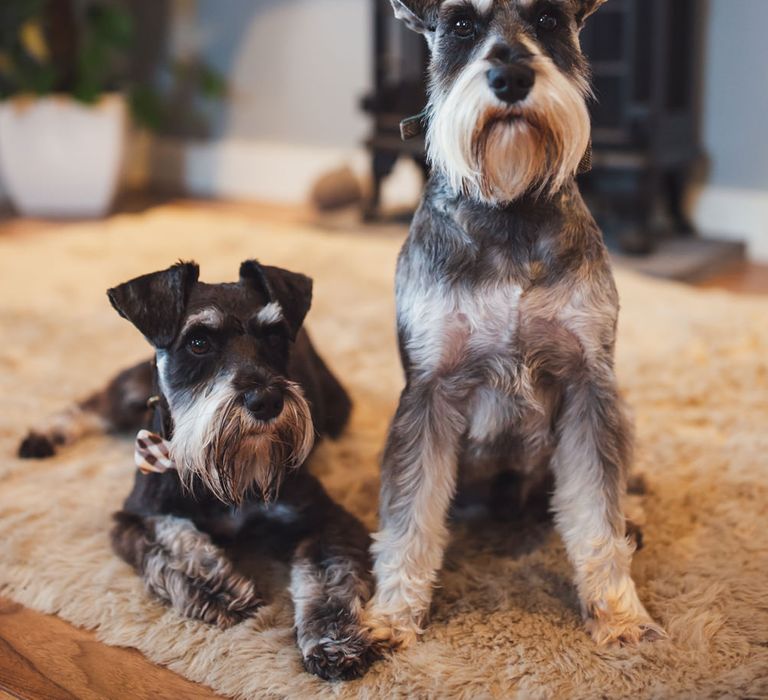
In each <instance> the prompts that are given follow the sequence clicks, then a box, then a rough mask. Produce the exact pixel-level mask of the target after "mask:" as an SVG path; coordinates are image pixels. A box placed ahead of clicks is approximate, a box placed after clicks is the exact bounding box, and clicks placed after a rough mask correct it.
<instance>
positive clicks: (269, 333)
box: [263, 324, 287, 350]
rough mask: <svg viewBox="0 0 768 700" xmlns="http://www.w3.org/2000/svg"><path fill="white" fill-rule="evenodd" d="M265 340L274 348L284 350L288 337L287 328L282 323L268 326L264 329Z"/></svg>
mask: <svg viewBox="0 0 768 700" xmlns="http://www.w3.org/2000/svg"><path fill="white" fill-rule="evenodd" d="M263 337H264V342H265V343H266V344H267V345H268V346H269V347H271V348H272V349H273V350H282V349H283V347H284V346H285V341H286V338H287V335H286V331H285V328H284V327H283V325H282V324H277V325H274V326H267V327H266V328H264V330H263Z"/></svg>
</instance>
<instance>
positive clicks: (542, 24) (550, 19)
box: [537, 12, 558, 32]
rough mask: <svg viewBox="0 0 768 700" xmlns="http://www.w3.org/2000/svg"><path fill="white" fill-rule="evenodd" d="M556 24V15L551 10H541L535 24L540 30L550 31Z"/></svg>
mask: <svg viewBox="0 0 768 700" xmlns="http://www.w3.org/2000/svg"><path fill="white" fill-rule="evenodd" d="M557 24H558V22H557V17H555V15H553V14H552V13H551V12H542V13H541V14H540V15H539V19H538V22H537V25H538V27H539V29H541V30H542V31H544V32H551V31H552V30H553V29H556V28H557Z"/></svg>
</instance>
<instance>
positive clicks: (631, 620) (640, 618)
mask: <svg viewBox="0 0 768 700" xmlns="http://www.w3.org/2000/svg"><path fill="white" fill-rule="evenodd" d="M587 631H588V632H589V633H590V635H592V639H594V640H595V642H596V643H597V644H598V646H605V647H616V646H634V645H637V644H639V643H640V642H655V641H658V640H660V639H667V633H666V632H665V631H664V628H663V627H661V626H660V625H658V624H656V623H655V622H654V621H653V620H652V619H651V618H650V617H649V616H647V615H642V614H641V615H634V614H622V613H621V612H617V611H613V612H610V613H608V612H606V611H602V610H599V609H596V608H594V609H593V612H592V613H591V614H590V616H589V617H588V618H587Z"/></svg>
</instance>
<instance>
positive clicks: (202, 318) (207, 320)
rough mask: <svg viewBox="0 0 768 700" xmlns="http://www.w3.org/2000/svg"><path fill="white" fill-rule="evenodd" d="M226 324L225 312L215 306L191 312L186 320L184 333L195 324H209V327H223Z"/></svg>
mask: <svg viewBox="0 0 768 700" xmlns="http://www.w3.org/2000/svg"><path fill="white" fill-rule="evenodd" d="M223 325H224V314H222V313H221V311H220V310H219V309H217V308H216V307H215V306H209V307H208V308H205V309H201V310H200V311H196V312H195V313H193V314H191V315H190V316H189V317H188V318H187V320H186V321H185V322H184V328H183V329H182V331H181V332H182V333H186V332H187V331H188V330H189V329H190V328H194V327H195V326H208V327H209V328H221V327H222V326H223Z"/></svg>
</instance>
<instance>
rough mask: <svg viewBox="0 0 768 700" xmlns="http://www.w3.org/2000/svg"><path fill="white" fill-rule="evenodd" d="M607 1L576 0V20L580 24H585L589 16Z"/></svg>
mask: <svg viewBox="0 0 768 700" xmlns="http://www.w3.org/2000/svg"><path fill="white" fill-rule="evenodd" d="M605 2H607V0H576V5H577V10H576V21H577V22H578V23H579V26H583V25H584V22H585V20H586V19H587V17H589V16H590V15H592V14H594V13H595V12H597V11H598V10H599V9H600V6H601V5H602V4H603V3H605Z"/></svg>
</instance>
